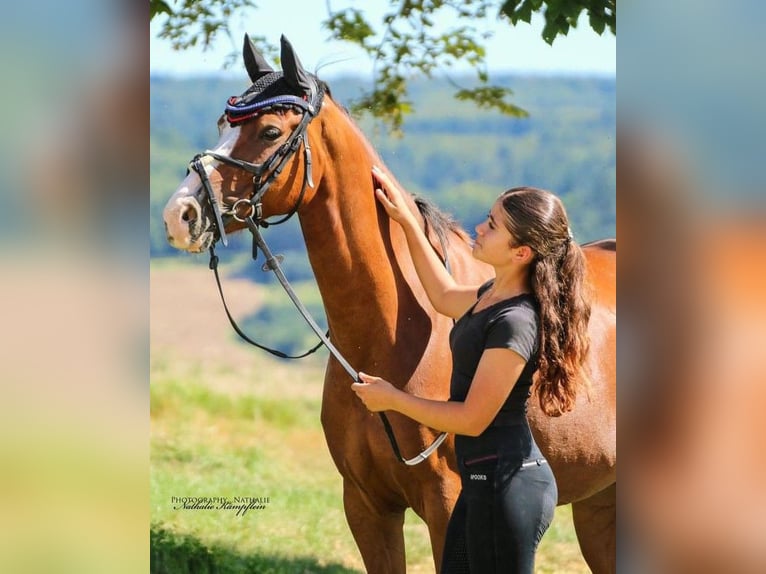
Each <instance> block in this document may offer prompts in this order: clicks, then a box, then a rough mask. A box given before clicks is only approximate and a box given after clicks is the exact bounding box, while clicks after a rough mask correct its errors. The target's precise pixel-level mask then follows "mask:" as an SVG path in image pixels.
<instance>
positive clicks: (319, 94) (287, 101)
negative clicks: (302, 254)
mask: <svg viewBox="0 0 766 574" xmlns="http://www.w3.org/2000/svg"><path fill="white" fill-rule="evenodd" d="M323 98H324V87H323V86H322V85H321V84H319V85H318V84H317V83H316V82H314V81H312V89H311V90H310V96H309V97H306V98H300V97H298V96H292V95H285V96H277V97H274V98H268V99H266V100H262V101H260V102H257V103H255V104H252V105H246V106H241V105H239V106H238V105H235V103H236V100H237V99H236V98H230V99H229V101H228V103H227V106H226V119H227V121H229V123H230V124H232V125H234V124H237V123H241V122H244V121H247V120H248V119H251V118H253V117H255V116H256V115H258V114H259V113H262V112H263V111H265V110H267V109H273V108H275V107H285V106H287V107H293V108H298V109H300V110H302V112H303V116H302V118H301V121H300V123H299V124H298V125H297V126H296V128H295V129H294V130H293V132H292V133H291V134H290V135H289V136H288V138H287V140H286V141H285V142H284V143H283V144H282V145H281V146H280V147H279V148H278V149H277V150H276V151H275V152H274V153H273V154H272V155H271V156H270V157H269V158H268V159H267V160H266V161H264V162H263V163H260V164H255V163H252V162H248V161H245V160H241V159H236V158H232V157H229V156H226V155H223V154H219V153H216V152H213V151H210V150H206V151H204V152H203V153H200V154H197V155H196V156H194V158H192V161H191V163H190V164H189V169H193V170H194V171H195V172H196V173H197V174H198V175H199V177H200V181H201V182H202V187H203V188H204V189H205V192H206V196H207V199H208V201H209V203H210V207H211V209H212V210H213V214H214V222H213V225H214V226H215V228H216V229H215V233H214V238H213V242H212V244H211V245H210V248H209V249H210V269H212V270H213V272H214V274H215V279H216V283H217V285H218V291H219V293H220V295H221V300H222V301H223V305H224V309H225V311H226V315H227V317H228V318H229V322H230V323H231V325H232V326H233V328H234V330H235V331H236V333H237V334H238V335H240V336H241V337H242V338H243V339H244V340H245V341H247V342H249V343H251V344H253V345H255V346H256V347H258V348H260V349H263V350H266V351H268V352H270V353H272V354H275V355H277V356H280V357H282V358H288V359H292V358H300V357H303V356H306V355H308V354H310V353H313V352H314V351H316V350H317V349H318V348H319V347H320V346H321V345H322V344H324V345H325V346H326V347H327V349H328V350H329V351H330V353H331V354H332V355H333V357H335V359H336V360H337V361H338V363H339V364H340V366H341V367H343V369H344V370H345V371H346V372H347V373H348V374H349V376H350V377H351V378H352V379H353V381H354V382H355V383H358V382H360V379H359V373H358V372H357V371H356V370H354V368H353V367H352V366H351V365H350V364H349V363H348V361H347V360H346V359H345V358H344V357H343V355H342V354H341V353H340V351H338V349H337V348H336V347H335V345H333V343H332V342H331V341H330V338H329V331H328V332H327V333H325V332H323V331H322V329H321V328H320V327H319V326H318V325H317V324H316V321H314V318H313V317H312V316H311V314H310V313H309V312H308V309H306V307H305V306H304V305H303V303H301V301H300V299H299V298H298V296H297V295H296V293H295V291H294V290H293V289H292V287H291V285H290V283H289V281H288V280H287V278H286V277H285V275H284V273H283V271H282V268H281V267H280V265H279V258H278V257H279V256H277V257H275V256H274V255H273V254H272V252H271V250H270V249H269V246H268V245H267V244H266V241H265V240H264V239H263V236H262V235H261V230H260V228H262V227H263V228H266V227H268V226H270V225H278V224H280V223H284V222H285V221H287V220H288V219H290V217H292V216H293V215H294V214H295V213H296V212H297V211H298V208H299V207H300V205H301V202H302V201H303V197H304V195H305V192H306V187H311V188H313V187H314V182H313V179H312V171H311V148H310V146H309V138H308V126H309V124H310V123H311V120H313V119H314V117H316V115H317V114H318V113H319V110H320V109H321V105H322V100H323ZM301 144H302V145H303V156H304V162H305V170H304V177H303V183H302V185H301V191H300V194H299V195H298V199H297V200H296V202H295V204H294V205H293V207H292V208H291V209H290V211H289V212H288V213H287V214H285V215H284V216H283V217H282V218H280V219H279V220H278V221H274V222H269V221H265V220H264V219H263V208H262V205H263V204H262V199H263V196H264V195H265V194H266V192H267V191H268V189H269V187H270V186H271V184H272V183H273V182H274V180H275V179H276V178H277V177H279V174H280V173H281V172H282V170H283V169H284V167H285V165H286V164H287V162H288V161H289V160H290V159H291V158H292V157H293V155H294V154H295V153H296V152H297V151H298V148H299V147H300V146H301ZM205 157H210V158H213V159H215V160H217V161H220V162H221V163H225V164H227V165H231V166H234V167H237V168H239V169H242V170H244V171H246V172H248V173H251V174H253V192H252V194H251V196H250V197H249V198H242V199H239V200H237V201H236V202H235V203H234V204H233V205H231V206H225V207H226V209H225V211H222V210H221V209H220V206H219V203H218V200H217V199H216V197H215V193H214V192H213V187H212V185H211V184H210V179H209V178H208V176H207V171H206V169H205V165H204V163H205V162H204V161H203V160H204V158H205ZM223 215H228V216H231V217H233V218H234V219H236V220H237V221H239V222H241V223H244V224H245V225H246V226H247V228H248V229H249V230H250V233H251V234H252V236H253V259H256V258H257V255H258V250H260V251H262V252H263V254H264V256H265V258H266V263H264V265H263V269H264V271H273V272H274V274H275V275H276V277H277V279H278V280H279V283H280V284H281V285H282V288H283V289H284V290H285V292H286V293H287V295H288V297H290V300H291V301H292V302H293V304H294V305H295V307H296V308H297V309H298V312H299V313H300V314H301V316H302V317H303V318H304V320H305V321H306V323H308V325H309V327H311V329H312V330H313V331H314V333H316V335H317V337H319V340H320V343H319V345H317V346H316V347H314V348H313V349H311V350H309V351H308V352H306V353H304V354H303V355H299V356H289V355H286V354H284V353H282V352H280V351H275V350H273V349H269V348H268V347H265V346H263V345H261V344H259V343H256V342H255V341H253V340H251V339H250V338H249V337H247V336H246V335H245V334H244V332H242V330H241V329H240V328H239V326H238V325H237V324H236V322H235V321H234V318H233V317H232V316H231V313H230V312H229V309H228V307H227V305H226V301H225V298H224V296H223V289H222V287H221V281H220V277H219V275H218V256H217V255H216V254H215V243H216V242H217V241H218V240H219V239H220V241H221V243H223V245H224V246H226V245H228V240H227V237H226V232H225V230H224V224H223ZM445 253H446V249H445ZM378 415H380V419H381V421H382V422H383V427H384V428H385V431H386V435H387V436H388V439H389V442H390V443H391V448H392V449H393V451H394V454H395V455H396V457H397V459H398V460H399V461H400V462H402V463H404V464H406V465H409V466H414V465H416V464H418V463H420V462H423V461H424V460H426V458H428V456H429V455H430V454H431V453H433V452H434V451H435V450H436V449H437V448H438V447H439V446H440V445H441V443H442V442H444V440H445V439H446V438H447V433H444V432H443V433H441V434H440V435H439V436H438V437H437V438H436V439H435V440H434V442H433V443H432V444H431V445H430V446H429V447H428V448H426V449H425V450H424V451H423V452H421V453H420V454H418V455H417V456H415V457H413V458H411V459H405V458H404V457H403V456H402V454H401V451H400V450H399V445H398V443H397V442H396V437H395V436H394V432H393V429H392V427H391V423H390V422H389V420H388V417H387V416H386V414H385V413H384V412H379V413H378Z"/></svg>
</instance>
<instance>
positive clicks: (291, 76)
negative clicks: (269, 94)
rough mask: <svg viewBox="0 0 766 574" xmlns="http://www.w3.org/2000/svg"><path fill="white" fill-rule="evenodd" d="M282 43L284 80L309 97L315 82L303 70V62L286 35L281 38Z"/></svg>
mask: <svg viewBox="0 0 766 574" xmlns="http://www.w3.org/2000/svg"><path fill="white" fill-rule="evenodd" d="M281 43H282V54H281V58H282V71H283V72H284V78H285V80H286V81H287V84H288V85H289V86H290V87H291V88H294V89H296V90H298V91H300V92H302V93H304V94H306V95H308V96H310V95H311V92H312V91H313V89H314V82H313V81H312V79H311V76H310V75H309V74H308V73H307V72H306V70H304V69H303V66H302V65H301V61H300V60H299V59H298V56H297V55H296V54H295V51H294V50H293V46H292V44H290V42H289V41H288V40H287V38H285V36H284V34H283V35H282V38H281Z"/></svg>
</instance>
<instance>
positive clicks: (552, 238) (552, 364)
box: [352, 168, 590, 574]
mask: <svg viewBox="0 0 766 574" xmlns="http://www.w3.org/2000/svg"><path fill="white" fill-rule="evenodd" d="M373 177H374V179H375V181H376V182H377V184H378V186H379V187H378V188H377V189H376V191H375V194H376V197H377V198H378V200H379V201H380V203H381V204H382V205H383V207H384V208H385V210H386V212H387V213H388V215H389V217H391V218H392V219H393V220H395V221H396V222H397V223H398V224H399V225H401V226H402V228H403V230H404V233H405V235H406V237H407V244H408V246H409V249H410V252H411V255H412V259H413V261H414V263H415V267H416V270H417V273H418V277H419V278H420V281H421V282H422V283H423V286H424V288H425V291H426V293H427V294H428V298H429V299H430V301H431V303H432V304H433V306H434V308H435V309H436V310H437V311H438V312H440V313H442V314H444V315H447V316H449V317H453V318H455V319H457V322H456V323H455V326H454V327H453V329H452V332H451V333H450V347H451V349H452V379H451V382H450V400H449V401H436V400H429V399H425V398H421V397H417V396H414V395H411V394H408V393H405V392H403V391H400V390H398V389H396V388H395V387H394V386H393V385H391V384H390V383H388V382H387V381H385V380H383V379H381V378H379V377H374V376H371V375H367V374H365V373H359V376H360V378H361V380H362V381H363V382H362V383H359V384H354V385H353V386H352V388H353V390H354V391H355V392H356V393H357V395H358V396H359V398H360V399H361V400H362V401H363V402H364V404H365V405H366V406H367V408H368V409H370V410H371V411H374V412H377V411H385V410H394V411H398V412H400V413H402V414H404V415H407V416H408V417H410V418H412V419H414V420H416V421H418V422H420V423H421V424H424V425H426V426H429V427H431V428H434V429H438V430H441V431H447V432H453V433H455V451H456V455H457V459H458V460H457V462H458V467H459V470H460V475H461V479H462V491H461V494H460V496H459V498H458V500H457V503H456V505H455V509H454V511H453V514H452V517H451V519H450V523H449V527H448V529H447V540H446V543H445V549H444V559H443V561H442V573H450V572H461V571H465V570H464V569H465V565H466V564H468V565H469V566H470V571H471V572H474V573H479V574H491V573H493V572H504V573H511V572H513V573H529V574H531V573H532V572H533V571H534V557H535V551H536V549H537V545H538V543H539V542H540V539H541V538H542V535H543V533H544V532H545V531H546V529H547V528H548V526H549V525H550V522H551V520H552V519H553V511H554V508H555V506H556V502H557V489H556V482H555V480H554V477H553V473H552V472H551V470H550V467H549V466H548V465H547V463H546V461H545V459H544V458H543V456H542V454H541V452H540V450H539V448H538V447H537V445H536V444H535V441H534V439H533V438H532V434H531V432H530V429H529V425H528V423H527V419H526V403H527V399H528V397H529V396H531V390H532V376H533V374H535V373H537V376H538V379H537V386H536V393H537V396H538V399H539V402H540V406H541V408H542V410H543V412H545V413H546V414H548V415H550V416H559V415H561V414H563V413H565V412H567V411H569V410H571V409H572V407H573V406H574V401H575V397H576V393H577V389H578V385H579V384H580V383H579V379H578V378H577V373H578V370H579V367H580V366H581V364H582V362H583V360H584V359H585V356H586V354H587V352H588V346H589V343H588V336H587V324H588V319H589V317H590V305H589V303H588V298H587V296H586V294H585V292H584V273H585V260H584V257H583V254H582V252H581V251H580V248H579V246H578V245H577V244H576V243H575V242H574V241H573V240H572V234H571V231H570V230H569V224H568V220H567V215H566V212H565V210H564V207H563V205H562V203H561V201H560V200H559V199H558V198H557V197H556V196H555V195H553V194H552V193H550V192H547V191H543V190H539V189H535V188H529V187H520V188H514V189H510V190H508V191H506V192H504V193H503V194H501V195H500V197H499V198H498V199H497V201H495V203H494V204H493V205H492V208H491V210H490V212H489V215H488V216H487V219H486V221H484V222H482V223H481V224H479V225H478V226H477V227H476V241H475V243H474V247H473V255H474V257H476V258H477V259H479V260H481V261H484V262H486V263H488V264H490V265H492V267H494V269H495V277H494V279H492V280H490V281H488V282H487V283H485V284H484V285H481V286H479V285H459V284H457V283H456V282H455V281H454V279H453V278H452V277H451V276H450V275H449V274H448V273H447V271H446V270H445V268H444V266H443V264H442V262H441V261H440V260H439V258H438V257H437V256H436V254H435V253H434V251H433V249H432V248H431V246H430V244H429V243H428V240H427V238H426V237H425V235H424V234H423V232H422V230H421V229H420V226H419V225H418V222H417V220H416V219H415V215H414V214H413V213H412V212H411V211H410V210H409V209H408V207H407V205H406V204H405V202H404V201H403V198H402V193H401V191H400V190H399V189H397V187H396V186H395V185H394V184H393V183H392V181H391V180H390V179H389V178H388V177H387V176H386V175H385V174H384V173H383V172H382V171H380V170H379V169H377V168H373Z"/></svg>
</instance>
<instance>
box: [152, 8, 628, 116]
mask: <svg viewBox="0 0 766 574" xmlns="http://www.w3.org/2000/svg"><path fill="white" fill-rule="evenodd" d="M389 3H390V4H391V10H390V11H389V12H388V13H387V14H386V15H385V16H384V17H383V21H382V22H379V23H371V22H370V21H368V19H367V18H366V17H365V15H364V12H363V11H362V10H360V9H358V8H343V9H340V10H333V9H332V8H331V7H330V4H329V2H328V3H327V18H326V19H325V20H324V21H323V22H322V26H323V27H324V28H325V29H327V30H328V32H329V33H330V36H331V37H332V38H334V39H337V40H345V41H348V42H351V43H353V44H356V45H357V46H359V47H361V48H362V49H363V50H364V51H365V52H366V53H367V54H368V55H369V56H370V58H371V59H372V60H373V62H374V63H375V77H374V88H373V90H372V92H370V93H368V94H367V95H365V96H364V97H363V98H362V99H361V100H360V101H357V102H356V103H355V105H354V111H355V112H357V113H360V112H370V113H372V115H373V116H375V117H378V118H382V119H384V120H385V121H387V122H388V123H389V125H390V126H391V127H393V128H394V129H398V128H399V127H401V124H402V122H403V119H404V115H405V114H407V113H409V112H410V111H411V109H412V104H411V102H410V101H409V100H408V99H407V78H408V77H409V76H411V75H412V74H413V73H416V72H417V73H419V74H421V75H425V76H426V77H431V76H432V74H433V73H434V72H435V71H436V70H438V69H442V68H447V67H450V66H451V65H453V64H454V63H455V62H458V61H462V62H468V63H469V64H471V65H472V66H474V68H475V70H476V75H477V80H478V83H477V85H476V87H472V88H464V87H463V88H461V87H459V86H456V92H455V97H456V98H458V99H460V100H469V101H473V102H474V103H475V104H476V105H478V106H479V107H481V108H491V109H497V110H499V111H500V112H502V113H505V114H508V115H512V116H526V115H527V114H526V112H525V111H524V110H522V109H521V108H519V107H518V106H515V105H514V104H513V103H512V102H511V101H510V97H511V96H512V95H513V92H512V91H511V90H510V89H508V88H504V87H498V86H494V85H492V84H490V81H489V74H488V72H487V69H486V64H485V62H484V57H485V49H484V45H483V43H482V42H483V40H486V38H484V37H482V36H481V34H480V33H479V32H478V31H477V30H476V28H475V27H474V26H473V25H472V23H474V22H476V21H479V20H482V19H485V18H487V17H488V16H490V15H493V16H494V15H499V16H500V17H501V18H502V19H505V20H507V21H508V22H509V23H510V24H511V25H513V26H515V25H516V24H518V23H519V22H526V23H529V22H530V21H531V20H532V15H533V14H534V13H542V14H543V15H544V17H545V26H544V28H543V31H542V38H543V40H545V41H546V42H547V43H548V44H553V42H554V41H555V39H556V38H557V37H558V36H560V35H566V34H567V32H568V31H569V29H570V28H572V27H576V26H577V23H578V21H579V19H580V15H581V14H582V12H585V13H586V14H587V16H588V21H589V24H590V26H591V28H592V29H593V30H594V31H595V32H596V33H598V34H603V32H604V31H605V30H606V29H607V28H608V29H609V31H610V32H611V33H612V34H616V33H617V28H616V16H617V3H616V0H506V1H502V0H389ZM149 5H150V11H151V18H152V19H154V18H155V17H160V18H164V22H163V24H162V30H161V32H160V37H161V38H166V39H168V40H170V41H171V43H172V46H173V47H174V48H175V49H179V50H182V49H185V48H188V47H190V46H195V45H198V44H201V45H202V46H203V48H207V47H209V46H210V45H211V43H212V42H213V41H214V39H215V38H216V37H218V36H219V35H221V34H224V35H229V36H230V35H231V31H230V28H229V21H230V19H231V17H232V15H233V14H235V13H242V12H243V11H245V10H251V9H257V6H256V5H255V3H254V2H253V0H174V3H173V7H171V5H170V4H169V0H149ZM444 11H452V12H453V13H455V14H457V15H458V16H459V17H460V21H461V22H466V24H465V25H462V26H459V27H458V28H456V29H452V30H449V31H446V32H442V33H440V32H437V31H436V30H435V29H434V19H435V17H436V16H437V15H438V14H441V13H444ZM253 40H254V41H255V42H256V43H257V44H258V47H259V49H261V51H262V52H264V53H265V54H268V55H273V54H275V53H276V49H275V47H274V46H273V45H271V44H269V42H268V41H267V40H266V39H265V38H263V37H253ZM275 59H276V58H275Z"/></svg>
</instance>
